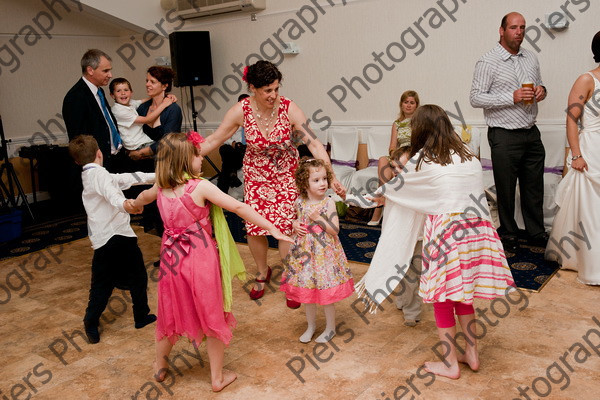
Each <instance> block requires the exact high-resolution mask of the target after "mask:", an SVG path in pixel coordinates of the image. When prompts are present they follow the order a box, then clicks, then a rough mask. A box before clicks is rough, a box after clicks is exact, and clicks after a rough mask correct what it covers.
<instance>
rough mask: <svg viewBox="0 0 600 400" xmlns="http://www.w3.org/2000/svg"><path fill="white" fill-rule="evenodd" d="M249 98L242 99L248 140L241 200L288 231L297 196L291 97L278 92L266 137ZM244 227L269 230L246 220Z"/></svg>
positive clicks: (254, 233)
mask: <svg viewBox="0 0 600 400" xmlns="http://www.w3.org/2000/svg"><path fill="white" fill-rule="evenodd" d="M250 99H251V98H250V97H248V98H246V99H244V100H242V109H243V112H244V133H245V135H246V144H247V147H246V155H245V156H244V165H243V167H242V170H243V172H244V201H245V202H246V203H247V204H249V205H250V206H251V207H252V208H254V209H255V210H256V211H257V212H258V213H259V214H260V215H262V216H263V217H265V218H266V219H267V220H269V221H271V222H272V223H273V224H274V225H275V226H276V227H277V228H278V229H279V230H280V231H281V232H283V233H284V234H285V235H291V233H292V221H293V219H294V216H295V210H294V202H295V201H296V198H297V197H298V191H297V190H296V182H295V180H294V172H295V171H296V168H297V167H298V150H297V149H296V147H295V146H294V145H293V143H292V138H291V124H290V119H289V116H288V109H289V106H290V100H288V99H286V98H285V97H283V96H280V101H279V108H278V110H277V120H276V122H275V126H274V127H273V129H272V130H271V131H270V132H269V133H268V135H267V136H266V137H265V135H264V134H263V132H261V130H260V128H259V126H258V123H257V121H256V118H255V117H254V114H253V112H252V107H251V105H250ZM246 231H247V234H248V235H250V236H258V235H267V234H268V232H267V231H266V230H264V229H262V228H260V227H258V226H256V225H254V224H251V223H249V222H246Z"/></svg>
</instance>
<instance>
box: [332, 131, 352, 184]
mask: <svg viewBox="0 0 600 400" xmlns="http://www.w3.org/2000/svg"><path fill="white" fill-rule="evenodd" d="M329 137H330V138H329V143H331V167H332V169H333V172H334V173H335V176H336V177H337V179H338V180H339V181H340V182H341V184H342V185H344V186H345V187H346V188H348V187H349V185H350V183H351V182H352V175H354V173H356V153H357V152H358V131H357V130H356V128H353V127H338V128H333V129H330V131H329Z"/></svg>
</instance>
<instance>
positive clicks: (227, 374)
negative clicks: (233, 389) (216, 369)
mask: <svg viewBox="0 0 600 400" xmlns="http://www.w3.org/2000/svg"><path fill="white" fill-rule="evenodd" d="M236 379H237V375H236V373H235V372H233V371H229V370H228V369H223V379H222V380H221V381H217V382H215V381H213V382H212V390H213V392H220V391H221V390H223V389H224V388H225V386H227V385H229V384H230V383H231V382H233V381H235V380H236Z"/></svg>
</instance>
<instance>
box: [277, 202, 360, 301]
mask: <svg viewBox="0 0 600 400" xmlns="http://www.w3.org/2000/svg"><path fill="white" fill-rule="evenodd" d="M328 201H333V200H331V199H330V198H329V197H325V198H324V199H323V200H321V201H319V202H318V203H308V202H307V201H306V200H305V199H302V198H299V199H298V201H297V202H296V206H297V209H298V221H299V222H300V223H301V224H306V225H307V229H308V232H307V233H306V235H304V236H302V237H298V236H296V238H295V243H294V245H293V246H292V248H291V249H290V253H289V254H288V256H287V257H286V259H285V260H284V265H285V267H286V268H285V272H284V273H283V275H282V278H281V286H280V287H279V289H280V290H282V291H284V292H285V293H286V298H288V299H291V300H295V301H297V302H300V303H305V304H306V303H316V304H321V305H325V304H332V303H335V302H338V301H340V300H343V299H345V298H346V297H349V296H350V295H351V294H352V293H353V292H354V281H353V280H352V272H351V271H350V268H349V267H348V260H347V259H346V254H345V253H344V249H343V248H342V244H341V243H340V239H339V238H338V236H337V235H330V234H329V233H327V232H325V231H324V230H323V228H322V227H321V226H320V225H317V224H315V223H312V224H311V221H310V219H309V217H308V216H309V215H310V214H312V213H313V212H314V211H315V209H319V211H320V213H322V214H323V213H326V212H327V202H328Z"/></svg>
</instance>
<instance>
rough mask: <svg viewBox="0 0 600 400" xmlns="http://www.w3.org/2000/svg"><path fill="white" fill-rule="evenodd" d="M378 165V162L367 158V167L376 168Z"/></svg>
mask: <svg viewBox="0 0 600 400" xmlns="http://www.w3.org/2000/svg"><path fill="white" fill-rule="evenodd" d="M378 165H379V160H374V159H372V158H369V164H367V166H368V167H376V166H378Z"/></svg>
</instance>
